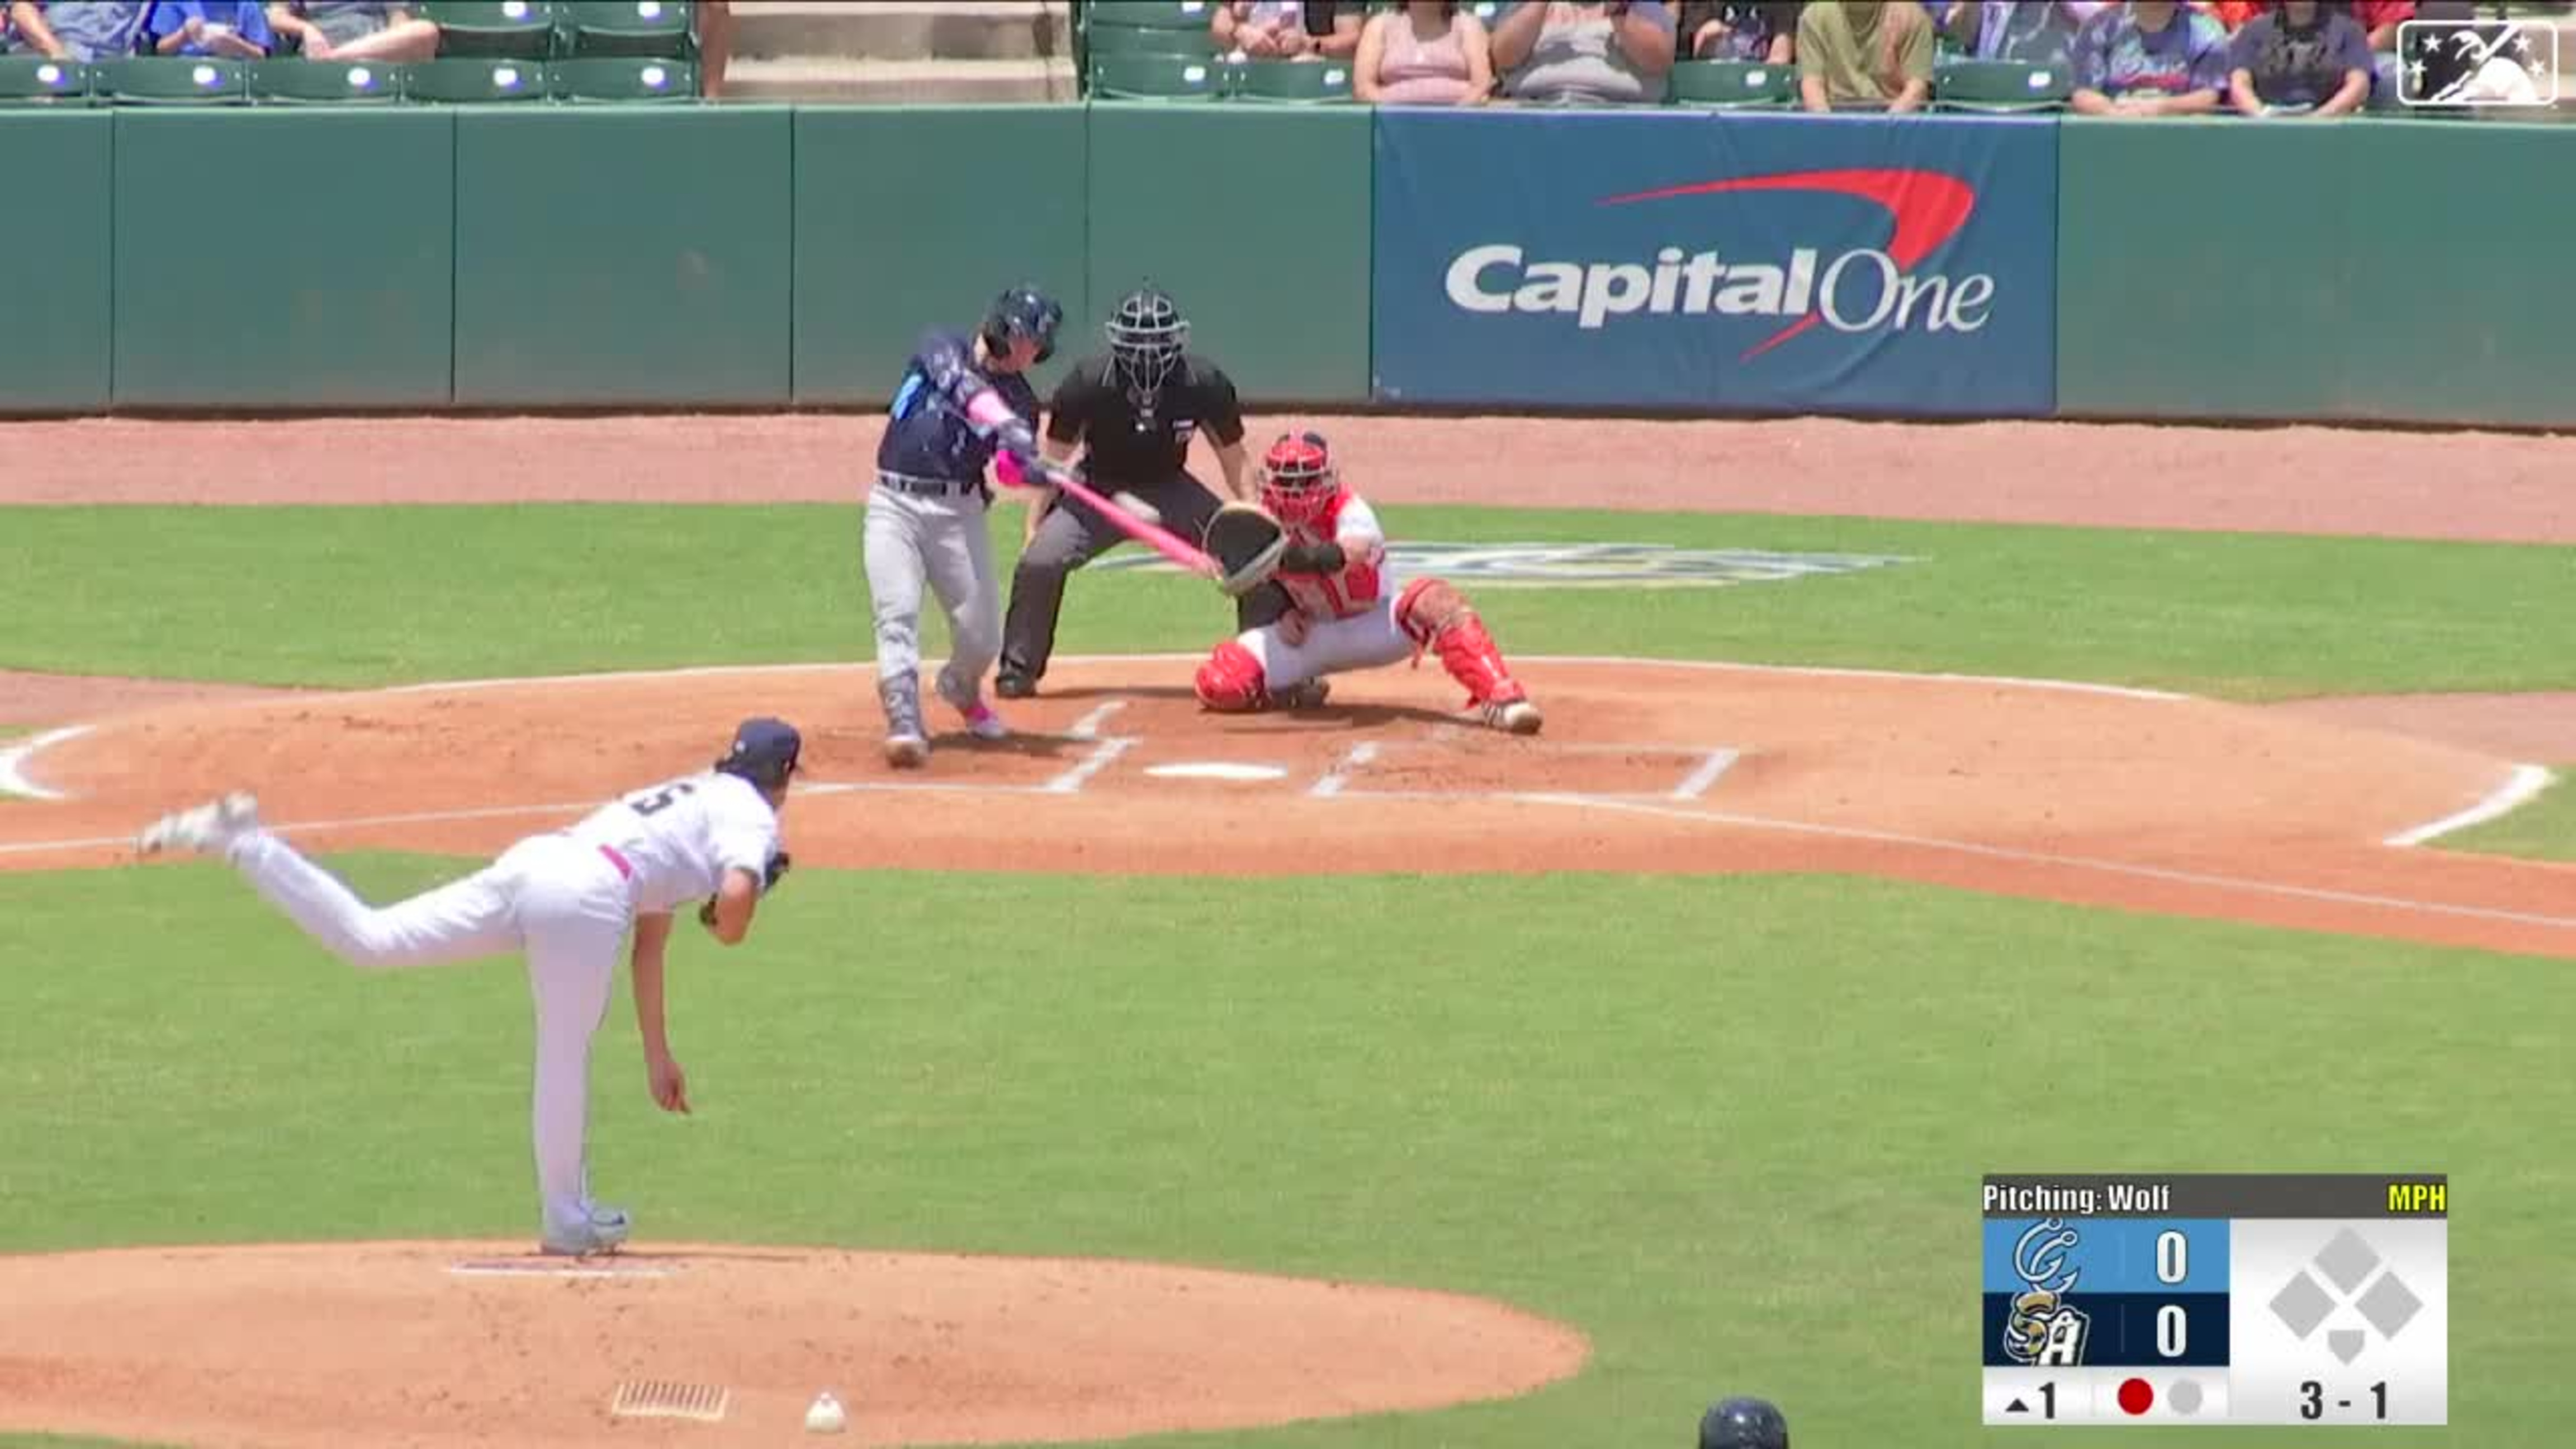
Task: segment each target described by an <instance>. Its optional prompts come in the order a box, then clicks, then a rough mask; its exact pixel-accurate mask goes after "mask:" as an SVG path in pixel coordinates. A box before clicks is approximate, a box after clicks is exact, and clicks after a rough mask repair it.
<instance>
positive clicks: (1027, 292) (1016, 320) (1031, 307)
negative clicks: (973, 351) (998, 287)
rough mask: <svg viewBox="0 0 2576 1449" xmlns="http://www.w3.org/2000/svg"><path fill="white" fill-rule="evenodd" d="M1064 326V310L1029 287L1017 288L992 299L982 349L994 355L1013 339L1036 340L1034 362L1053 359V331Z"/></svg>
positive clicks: (1043, 294) (985, 315)
mask: <svg viewBox="0 0 2576 1449" xmlns="http://www.w3.org/2000/svg"><path fill="white" fill-rule="evenodd" d="M1063 323H1064V308H1063V306H1062V305H1061V304H1059V303H1058V302H1057V301H1056V300H1055V299H1054V298H1053V297H1050V296H1048V295H1047V294H1046V293H1044V292H1041V291H1039V290H1038V289H1037V288H1035V287H1031V286H1025V285H1023V286H1017V287H1013V288H1011V289H1010V290H1009V291H1007V292H1004V293H1003V294H1002V295H1000V296H999V297H996V298H994V299H993V305H992V307H991V309H990V310H988V311H986V312H985V314H984V345H985V346H987V347H989V348H991V349H993V350H994V351H995V352H1003V351H1007V350H1008V349H1009V348H1010V345H1011V339H1012V338H1015V337H1030V338H1035V339H1036V340H1037V344H1038V356H1037V360H1038V361H1040V362H1044V361H1046V360H1047V359H1048V358H1050V357H1053V356H1055V330H1056V328H1058V327H1060V326H1062V325H1063Z"/></svg>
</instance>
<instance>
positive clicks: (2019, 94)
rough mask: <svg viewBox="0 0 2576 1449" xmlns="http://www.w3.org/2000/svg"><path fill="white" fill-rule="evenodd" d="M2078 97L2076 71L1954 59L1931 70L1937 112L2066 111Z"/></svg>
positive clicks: (2023, 64) (2006, 62)
mask: <svg viewBox="0 0 2576 1449" xmlns="http://www.w3.org/2000/svg"><path fill="white" fill-rule="evenodd" d="M2074 94H2075V69H2074V67H2072V66H2064V65H2034V64H2031V63H2029V62H2026V61H2018V60H1954V61H1952V62H1950V63H1949V64H1947V65H1942V66H1935V67H1934V68H1933V71H1932V105H1933V108H1934V109H1935V110H1943V111H1975V112H1980V113H1983V114H1987V115H2000V114H2012V113H2015V112H2029V111H2054V110H2059V109H2061V108H2063V107H2064V106H2065V105H2066V102H2067V100H2068V99H2069V98H2070V97H2072V96H2073V95H2074Z"/></svg>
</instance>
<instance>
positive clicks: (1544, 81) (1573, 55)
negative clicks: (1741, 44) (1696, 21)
mask: <svg viewBox="0 0 2576 1449" xmlns="http://www.w3.org/2000/svg"><path fill="white" fill-rule="evenodd" d="M1674 28H1675V20H1674V15H1673V11H1672V7H1671V6H1669V5H1665V4H1663V3H1662V0H1606V3H1604V0H1591V3H1572V0H1521V3H1520V4H1518V5H1516V6H1514V7H1513V9H1512V12H1511V13H1510V14H1509V15H1506V16H1504V17H1503V18H1502V20H1501V22H1500V23H1499V24H1497V25H1495V26H1494V69H1495V71H1496V72H1497V73H1498V74H1499V75H1500V76H1501V77H1502V90H1503V94H1504V95H1505V96H1506V97H1507V98H1509V99H1510V100H1513V101H1516V102H1520V103H1522V104H1526V105H1576V106H1599V105H1634V104H1647V105H1659V104H1661V103H1662V102H1663V99H1664V91H1665V89H1666V88H1667V86H1668V85H1669V83H1670V77H1671V75H1672V70H1673V50H1674Z"/></svg>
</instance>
